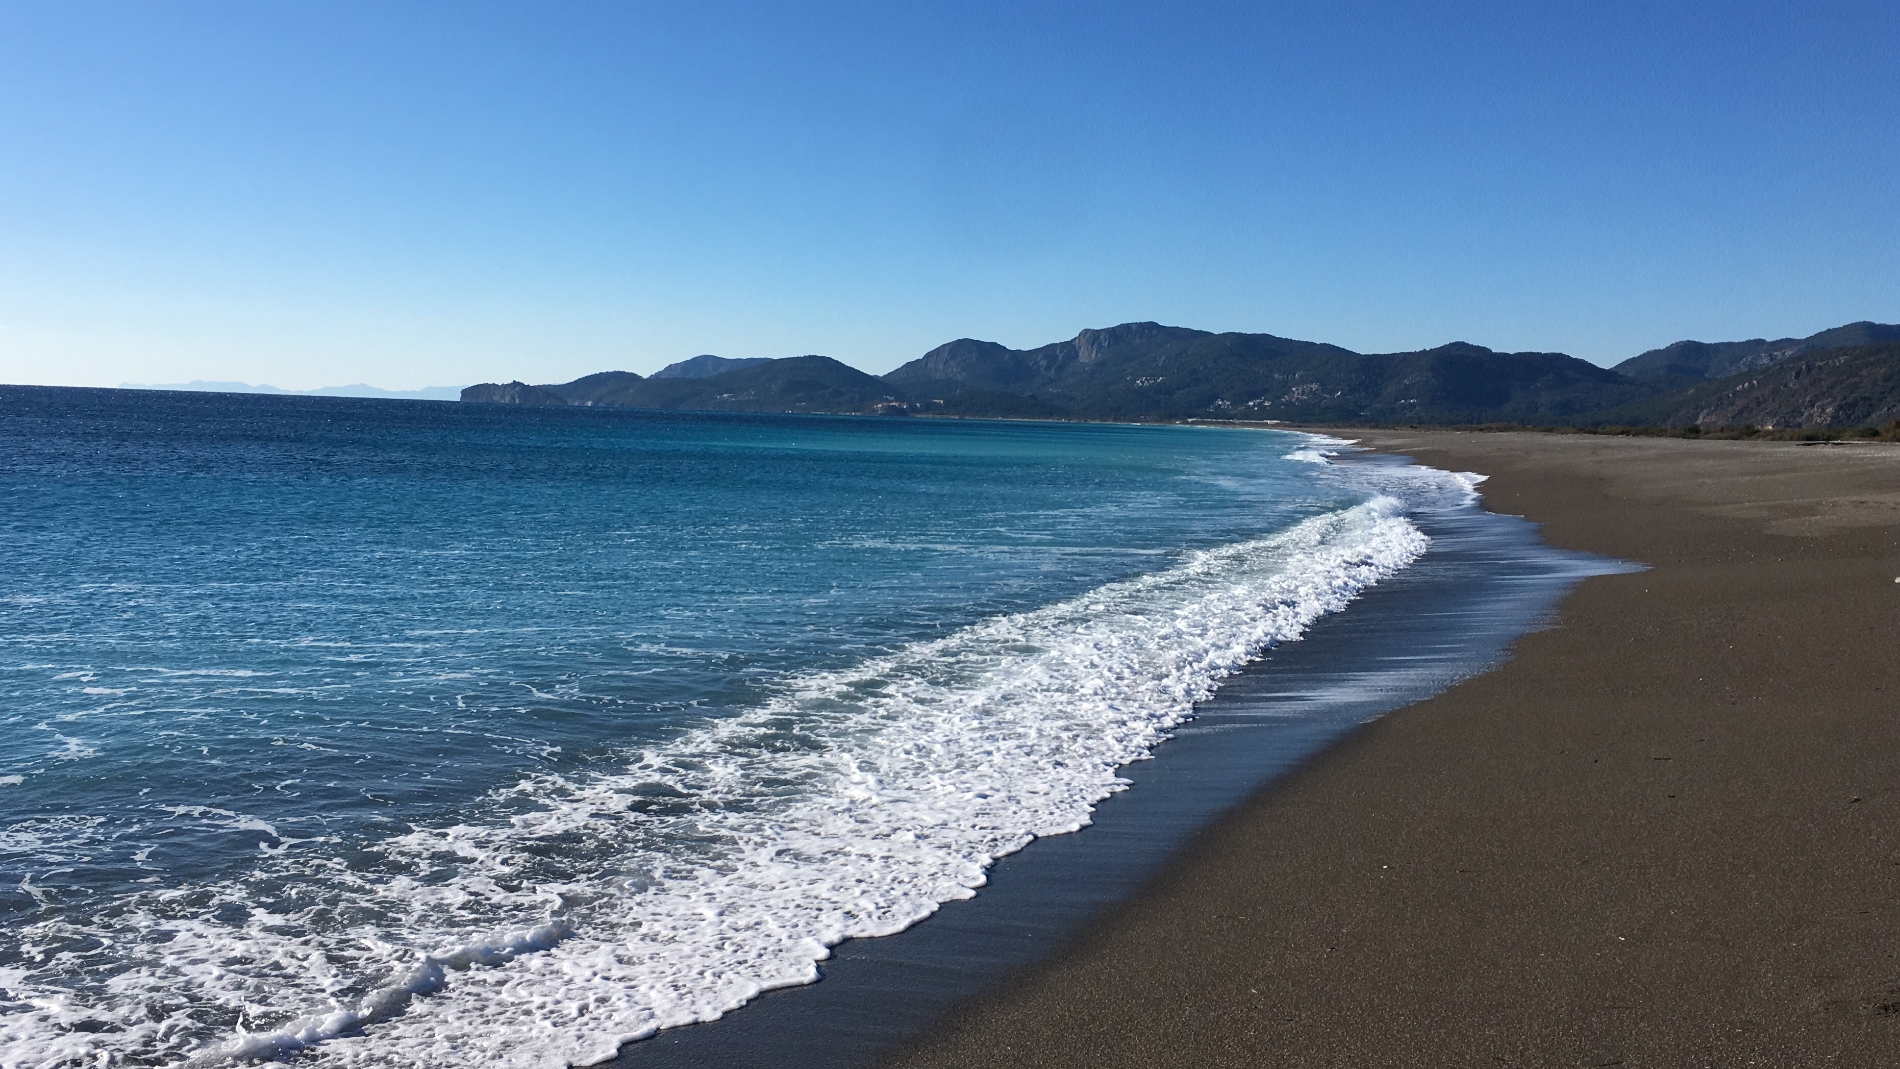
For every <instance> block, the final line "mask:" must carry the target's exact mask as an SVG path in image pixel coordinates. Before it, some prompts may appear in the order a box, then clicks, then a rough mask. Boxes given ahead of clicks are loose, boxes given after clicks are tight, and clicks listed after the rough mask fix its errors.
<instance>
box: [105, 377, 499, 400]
mask: <svg viewBox="0 0 1900 1069" xmlns="http://www.w3.org/2000/svg"><path fill="white" fill-rule="evenodd" d="M119 389H121V390H183V391H186V392H187V393H267V394H283V395H287V396H288V395H294V396H298V397H385V398H390V399H392V400H402V401H454V400H457V399H459V398H460V397H461V395H462V394H463V393H464V392H466V391H465V390H464V389H463V388H462V387H459V386H425V387H423V388H422V389H420V390H385V389H382V388H380V387H377V386H371V385H369V384H367V383H362V382H358V383H352V384H351V385H349V386H320V387H318V388H317V389H314V390H280V389H278V388H277V387H275V386H267V385H261V384H260V385H256V386H253V385H251V384H250V383H248V382H209V381H206V380H205V379H193V380H191V381H190V382H170V383H164V384H158V385H154V384H148V383H143V382H121V383H119Z"/></svg>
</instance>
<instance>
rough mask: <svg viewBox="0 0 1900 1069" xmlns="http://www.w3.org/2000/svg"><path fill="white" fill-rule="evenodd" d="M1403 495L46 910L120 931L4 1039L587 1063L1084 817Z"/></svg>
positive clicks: (1410, 531) (1351, 592) (929, 908)
mask: <svg viewBox="0 0 1900 1069" xmlns="http://www.w3.org/2000/svg"><path fill="white" fill-rule="evenodd" d="M1439 474H1440V475H1442V473H1439ZM1392 478H1406V477H1401V476H1393V477H1392ZM1441 484H1442V480H1441ZM1443 488H1444V486H1443V485H1441V489H1443ZM1453 489H1454V490H1455V487H1453ZM1465 489H1466V490H1467V491H1468V490H1469V486H1468V485H1465ZM1404 513H1405V506H1403V505H1402V504H1401V503H1400V501H1399V500H1398V499H1397V498H1395V497H1391V496H1380V497H1377V498H1375V499H1374V500H1372V501H1370V502H1367V503H1365V504H1362V505H1358V506H1355V507H1352V508H1347V509H1343V510H1340V511H1336V512H1332V513H1327V514H1324V515H1319V516H1315V517H1312V518H1310V519H1308V520H1306V521H1304V522H1302V523H1299V524H1298V525H1296V526H1294V527H1292V528H1291V529H1289V530H1286V531H1283V532H1280V533H1278V534H1274V535H1272V536H1270V537H1265V538H1260V539H1256V540H1251V541H1247V542H1242V543H1238V544H1235V545H1228V546H1223V547H1220V548H1216V549H1211V550H1205V551H1201V552H1196V553H1194V554H1191V555H1189V556H1187V557H1186V558H1184V559H1183V560H1182V561H1180V562H1179V563H1178V564H1176V565H1175V566H1173V567H1170V568H1167V569H1165V570H1162V571H1158V572H1155V573H1153V574H1149V575H1144V576H1140V577H1137V578H1133V579H1129V580H1125V581H1122V582H1117V583H1111V584H1109V585H1106V586H1103V587H1100V588H1098V589H1096V590H1093V591H1091V592H1089V593H1087V594H1085V595H1083V596H1081V597H1078V598H1073V599H1070V600H1068V601H1064V602H1061V603H1059V604H1054V605H1049V606H1046V607H1043V608H1039V609H1036V610H1034V611H1030V612H1024V613H1018V614H1012V615H1007V616H1000V617H996V618H992V619H990V620H986V621H983V622H981V623H978V624H976V625H974V626H971V627H968V628H965V629H963V630H960V631H957V632H955V633H952V634H950V635H947V636H944V637H942V638H939V639H935V640H932V641H927V642H918V643H914V644H911V645H908V646H905V647H902V648H900V649H897V650H894V651H892V652H890V653H888V654H886V655H883V656H879V657H876V658H873V659H869V660H866V661H863V662H861V663H859V664H857V665H855V666H853V667H851V668H849V669H847V670H841V671H833V672H825V673H818V674H813V675H808V676H804V677H800V678H793V679H788V680H785V681H783V682H782V683H781V684H780V685H779V686H778V687H777V688H776V690H775V692H774V693H773V695H772V696H771V698H770V699H769V700H767V701H766V702H764V703H763V704H761V705H760V706H758V707H756V708H753V709H751V710H749V711H746V712H743V713H739V714H736V715H729V716H725V717H720V718H709V719H707V720H704V721H701V722H699V723H697V724H695V725H692V726H689V727H686V728H683V729H681V730H680V731H679V732H678V733H677V734H675V735H673V736H672V737H670V738H669V739H667V740H666V741H664V742H663V743H659V744H655V745H653V746H651V747H649V748H646V749H644V750H641V751H639V752H637V753H631V754H627V755H625V757H624V758H623V759H622V760H621V761H619V762H617V767H616V769H615V771H613V772H612V773H610V774H598V775H593V776H586V777H582V776H578V775H577V776H572V777H564V776H559V775H552V774H546V775H535V776H530V777H527V778H524V779H522V780H520V781H519V782H518V783H516V784H515V785H513V786H512V787H510V788H508V789H506V790H503V791H498V792H495V793H494V794H493V795H491V796H490V797H488V798H486V799H484V800H483V801H482V803H481V804H480V805H477V806H473V807H470V809H469V810H468V812H467V814H466V815H465V816H464V818H463V819H462V820H461V821H460V822H457V823H444V824H441V825H439V826H434V827H419V828H411V829H409V830H407V831H406V832H405V833H404V834H400V835H395V836H392V837H390V838H388V839H385V840H383V841H381V842H374V843H368V844H362V845H361V846H359V847H358V848H356V849H354V850H349V851H345V850H343V849H341V848H337V849H326V850H317V849H306V850H301V851H299V850H281V849H280V850H278V851H276V852H270V851H266V854H267V856H266V857H265V858H264V859H263V860H262V861H261V862H260V863H259V864H258V866H257V867H256V869H255V871H254V872H252V873H251V874H250V875H247V876H246V877H244V878H243V879H240V880H232V881H229V882H225V883H219V884H215V885H207V886H199V887H181V888H169V889H165V890H162V891H161V890H154V891H151V892H141V893H139V894H135V895H129V896H126V897H124V898H123V899H121V900H120V901H119V902H117V903H116V904H114V905H113V906H112V907H110V908H107V909H102V910H100V911H98V912H97V914H96V915H95V916H94V917H93V918H92V919H91V920H90V921H89V922H85V923H76V922H72V921H61V922H57V923H55V922H50V921H48V922H41V923H40V924H39V925H35V926H29V930H28V931H27V932H25V933H24V938H25V940H26V941H27V942H28V943H29V944H30V945H31V946H32V947H33V948H35V954H36V955H37V960H38V961H41V962H46V961H54V962H57V961H59V960H65V961H67V962H69V963H70V962H74V961H79V962H84V961H86V960H88V956H89V955H101V954H103V952H102V951H99V950H97V948H98V947H100V946H102V945H103V946H109V947H112V948H113V950H112V953H113V954H116V955H118V956H117V957H116V958H114V959H112V960H113V962H114V964H113V965H112V966H111V967H110V968H109V969H105V970H101V976H100V978H99V979H98V980H97V981H95V982H94V984H92V985H91V986H88V987H86V988H77V987H74V986H72V985H71V984H70V973H67V974H66V977H65V979H64V982H62V979H61V978H56V977H55V976H54V975H53V974H54V973H55V972H56V971H58V970H57V969H55V968H54V967H53V966H45V967H39V966H35V965H32V964H28V965H25V966H13V965H9V966H8V967H6V968H4V969H0V989H4V990H0V1000H4V1001H5V1002H6V1003H7V1005H5V1006H4V1007H3V1010H4V1015H3V1016H0V1052H3V1054H4V1056H3V1057H0V1064H3V1065H5V1066H6V1067H8V1069H14V1067H20V1069H26V1067H34V1069H40V1067H52V1066H68V1065H73V1066H76V1065H82V1064H85V1065H92V1064H112V1063H113V1062H114V1061H115V1060H122V1059H123V1058H125V1057H127V1056H136V1057H138V1058H140V1059H144V1060H148V1061H151V1060H157V1061H160V1062H164V1061H170V1062H171V1063H172V1064H178V1063H187V1062H188V1064H191V1065H193V1066H209V1065H216V1064H227V1063H232V1062H241V1061H246V1060H252V1059H257V1058H260V1057H268V1058H276V1057H284V1056H287V1055H290V1054H293V1053H295V1054H297V1056H298V1058H299V1060H300V1061H301V1060H308V1061H310V1062H311V1063H313V1064H319V1065H337V1066H371V1065H418V1064H423V1065H432V1064H440V1065H446V1064H454V1065H479V1066H508V1067H516V1066H520V1067H527V1066H536V1067H539V1066H549V1067H557V1066H564V1065H567V1064H587V1063H591V1062H596V1061H600V1060H603V1059H606V1058H609V1057H611V1056H612V1055H613V1054H614V1052H615V1051H616V1050H617V1049H618V1047H619V1046H620V1045H621V1044H622V1043H624V1042H626V1041H629V1040H633V1039H638V1038H641V1037H644V1036H648V1035H651V1034H652V1033H653V1032H655V1031H656V1030H659V1029H662V1028H667V1027H672V1026H677V1025H682V1024H687V1023H691V1022H696V1021H706V1020H711V1019H714V1018H717V1017H718V1016H720V1015H722V1014H723V1013H725V1012H727V1011H729V1010H731V1009H733V1008H735V1007H737V1006H739V1005H741V1004H743V1003H744V1002H746V1001H748V1000H749V999H751V998H753V997H755V996H756V995H758V994H759V993H760V992H762V991H765V990H767V989H770V988H775V987H783V986H789V985H795V984H802V983H808V982H811V981H812V980H814V979H816V978H817V975H818V971H817V970H818V963H819V962H821V961H823V960H824V959H825V958H826V957H827V955H828V953H829V950H828V948H829V947H831V946H833V945H835V944H837V943H838V942H840V941H842V940H845V939H850V938H857V937H864V936H878V935H886V934H890V933H893V932H896V931H899V930H902V929H903V928H906V927H908V926H909V925H911V924H914V923H916V922H917V921H918V920H921V919H923V918H924V917H927V916H928V915H930V914H931V913H933V912H934V911H935V910H936V909H937V908H938V907H939V906H940V905H942V904H943V903H945V902H948V901H952V900H956V899H962V898H967V897H970V896H971V895H972V894H974V893H975V892H976V889H977V888H979V887H980V886H982V884H983V882H984V879H985V871H986V870H987V868H988V867H989V866H990V864H991V863H992V862H994V861H995V859H997V858H999V857H1001V856H1003V855H1006V854H1009V853H1011V852H1013V851H1016V850H1019V849H1021V848H1022V847H1023V846H1025V845H1026V844H1027V843H1029V842H1031V841H1032V840H1034V839H1035V838H1037V837H1040V836H1046V835H1055V834H1062V833H1065V832H1071V831H1075V830H1077V829H1078V828H1081V827H1083V826H1084V825H1086V824H1087V823H1088V822H1089V820H1090V817H1091V813H1092V811H1093V807H1094V805H1095V804H1096V803H1098V802H1100V801H1101V800H1102V799H1103V798H1105V797H1107V796H1108V795H1109V794H1111V793H1113V792H1115V791H1118V790H1121V789H1123V788H1124V787H1125V786H1126V781H1125V780H1123V779H1122V778H1121V777H1120V775H1119V774H1118V769H1119V768H1120V767H1121V766H1123V765H1125V764H1127V763H1129V762H1131V761H1136V760H1140V759H1142V758H1144V757H1146V756H1148V755H1149V754H1150V752H1151V751H1152V750H1153V748H1154V747H1155V746H1156V745H1157V744H1159V743H1160V742H1161V741H1162V740H1163V739H1165V738H1166V737H1167V735H1168V732H1169V731H1170V729H1172V728H1173V727H1174V726H1176V725H1177V724H1179V723H1180V722H1181V721H1182V720H1184V719H1185V718H1187V717H1188V716H1189V715H1190V714H1191V712H1192V710H1193V705H1194V703H1195V702H1196V701H1199V700H1201V699H1204V698H1206V697H1208V696H1210V695H1211V694H1212V693H1213V691H1214V689H1215V688H1216V687H1217V686H1218V684H1219V683H1220V681H1221V680H1222V679H1223V678H1225V677H1227V676H1228V675H1231V674H1232V673H1233V672H1235V671H1237V670H1239V669H1240V668H1241V667H1242V666H1243V665H1245V664H1246V663H1247V662H1248V661H1250V660H1252V659H1254V658H1256V657H1257V656H1259V655H1260V653H1261V652H1262V651H1264V650H1265V649H1266V648H1267V647H1269V646H1271V645H1273V644H1275V643H1278V642H1284V641H1289V640H1292V639H1295V638H1297V637H1298V636H1299V635H1300V634H1301V632H1302V631H1303V630H1304V629H1305V628H1306V627H1307V626H1308V625H1309V624H1311V623H1312V622H1313V621H1314V620H1315V619H1317V618H1318V617H1320V616H1322V615H1324V614H1326V613H1330V612H1333V611H1337V610H1338V609H1340V608H1342V607H1343V606H1344V605H1345V604H1346V603H1347V602H1348V601H1350V600H1351V599H1352V598H1353V597H1354V596H1356V595H1357V594H1358V593H1359V592H1360V591H1362V590H1363V589H1365V588H1366V587H1367V586H1368V585H1370V584H1373V583H1376V582H1378V581H1379V580H1380V579H1381V578H1383V577H1385V576H1387V575H1389V574H1391V573H1392V572H1393V571H1395V570H1397V569H1399V568H1402V567H1404V566H1405V565H1406V564H1408V563H1410V562H1411V561H1412V560H1414V559H1416V558H1417V557H1418V555H1419V554H1421V553H1422V552H1424V550H1425V547H1426V538H1425V536H1424V535H1423V534H1422V533H1420V532H1419V531H1418V529H1417V528H1416V527H1415V526H1414V525H1413V524H1412V523H1411V522H1410V521H1409V520H1407V519H1406V518H1405V515H1404ZM230 816H231V818H232V820H233V821H234V822H235V823H234V825H233V826H234V827H238V828H241V829H243V830H257V831H264V830H266V829H264V828H256V827H254V826H252V825H251V824H249V823H247V822H245V821H243V820H241V819H240V818H239V815H238V814H235V813H233V814H230ZM260 845H262V844H260ZM326 845H333V844H326ZM62 953H63V954H66V955H68V957H67V958H65V959H61V958H60V957H59V956H60V955H61V954H62ZM30 960H31V959H30ZM96 960H99V961H104V960H105V958H104V957H97V959H96Z"/></svg>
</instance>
